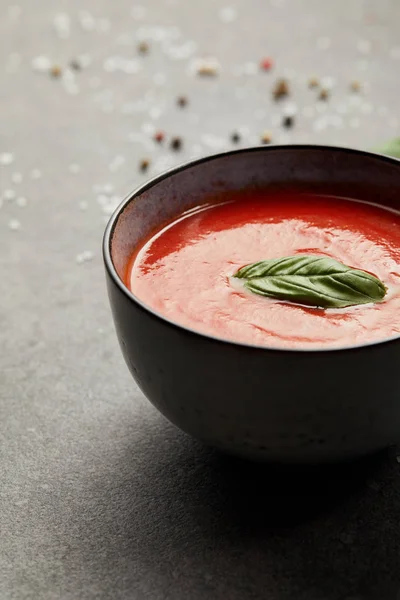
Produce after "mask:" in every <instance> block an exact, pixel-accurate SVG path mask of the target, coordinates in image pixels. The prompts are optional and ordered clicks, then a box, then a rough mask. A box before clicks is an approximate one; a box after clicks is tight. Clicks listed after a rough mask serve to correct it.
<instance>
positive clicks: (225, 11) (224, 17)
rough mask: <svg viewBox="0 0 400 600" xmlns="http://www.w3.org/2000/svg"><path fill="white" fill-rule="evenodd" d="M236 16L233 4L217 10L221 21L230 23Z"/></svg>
mask: <svg viewBox="0 0 400 600" xmlns="http://www.w3.org/2000/svg"><path fill="white" fill-rule="evenodd" d="M236 17H237V12H236V9H235V8H233V6H225V8H221V10H220V11H219V18H220V19H221V21H222V22H223V23H232V21H234V20H235V19H236Z"/></svg>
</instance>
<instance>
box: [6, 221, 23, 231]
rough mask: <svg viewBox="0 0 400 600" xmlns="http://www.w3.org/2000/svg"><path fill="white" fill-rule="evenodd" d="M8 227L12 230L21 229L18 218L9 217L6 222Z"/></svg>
mask: <svg viewBox="0 0 400 600" xmlns="http://www.w3.org/2000/svg"><path fill="white" fill-rule="evenodd" d="M8 227H9V229H11V230H12V231H18V230H19V229H21V223H20V222H19V221H18V219H11V220H10V221H9V222H8Z"/></svg>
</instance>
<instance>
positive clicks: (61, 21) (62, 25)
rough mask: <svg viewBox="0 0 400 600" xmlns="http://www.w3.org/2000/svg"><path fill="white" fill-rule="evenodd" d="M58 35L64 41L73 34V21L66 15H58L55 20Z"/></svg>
mask: <svg viewBox="0 0 400 600" xmlns="http://www.w3.org/2000/svg"><path fill="white" fill-rule="evenodd" d="M53 25H54V29H55V30H56V34H57V35H58V37H59V38H60V39H62V40H65V39H67V38H69V36H70V32H71V19H70V17H69V15H67V14H66V13H58V14H57V15H56V16H55V17H54V20H53Z"/></svg>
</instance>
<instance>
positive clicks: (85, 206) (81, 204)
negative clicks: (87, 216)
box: [78, 200, 89, 210]
mask: <svg viewBox="0 0 400 600" xmlns="http://www.w3.org/2000/svg"><path fill="white" fill-rule="evenodd" d="M78 206H79V209H80V210H87V209H88V206H89V204H88V203H87V202H86V200H81V202H79V205H78Z"/></svg>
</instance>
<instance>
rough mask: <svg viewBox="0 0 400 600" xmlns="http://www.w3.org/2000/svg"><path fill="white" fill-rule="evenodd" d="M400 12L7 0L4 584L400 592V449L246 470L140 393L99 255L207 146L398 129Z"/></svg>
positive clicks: (2, 230) (17, 593) (224, 594)
mask: <svg viewBox="0 0 400 600" xmlns="http://www.w3.org/2000/svg"><path fill="white" fill-rule="evenodd" d="M399 25H400V2H399V0H379V2H378V1H377V0H324V1H323V2H322V1H321V0H202V1H201V2H195V1H190V0H142V1H139V2H135V1H134V0H116V1H114V2H111V1H110V0H79V1H78V0H64V1H60V2H54V1H51V0H36V1H35V2H33V1H32V0H16V1H12V0H2V1H1V2H0V40H1V42H0V44H1V49H2V52H1V56H0V72H1V88H0V120H1V127H0V280H1V294H0V348H1V350H0V456H1V459H0V462H1V467H0V471H1V486H0V488H1V489H0V531H1V548H0V596H1V598H2V599H4V600H9V599H17V600H21V599H31V598H32V599H33V598H34V599H35V600H36V599H37V598H40V599H41V600H54V599H55V598H62V599H63V600H65V599H69V598H71V599H74V600H76V599H77V598H79V599H80V598H82V599H92V598H101V599H103V598H104V599H106V598H112V599H113V600H116V599H119V598H120V599H121V600H123V599H126V598H138V599H142V598H152V599H156V600H158V599H159V598H171V599H173V600H175V599H176V598H181V597H182V598H185V599H186V598H190V599H193V600H204V599H206V600H209V599H210V598H218V599H219V598H224V599H225V598H226V599H229V600H244V599H245V598H257V599H258V598H260V599H261V598H262V599H264V598H266V597H267V595H266V590H268V594H270V595H268V597H271V598H274V599H275V598H276V599H277V600H278V599H279V600H291V599H293V598H296V600H344V599H345V598H346V599H347V600H350V599H353V600H357V599H361V598H362V599H368V600H378V599H379V600H392V598H393V599H394V598H396V597H397V598H398V597H399V596H398V595H397V594H398V590H399V588H400V580H399V576H398V557H399V555H400V532H399V523H400V519H399V514H400V512H399V502H398V498H399V494H400V490H399V484H398V467H399V464H398V462H399V459H398V457H397V459H396V458H395V456H392V457H390V458H388V459H387V461H386V462H384V463H383V466H382V465H380V466H379V467H378V468H377V470H376V471H373V472H372V471H371V469H370V468H369V469H368V470H367V471H368V475H365V474H364V472H362V471H361V470H359V469H358V467H354V469H353V470H352V471H351V472H350V473H347V474H346V473H343V472H342V471H341V472H339V473H336V476H332V477H331V476H329V477H328V478H326V479H325V480H324V483H321V480H320V479H317V480H316V482H317V483H316V485H314V487H313V488H312V490H311V491H310V490H309V488H308V487H307V484H304V480H303V479H302V476H297V478H295V479H291V478H287V477H286V476H283V477H278V479H276V478H274V477H272V479H270V475H268V481H269V483H270V484H271V485H270V488H269V492H268V495H267V496H265V495H264V494H263V491H262V489H261V488H262V486H261V485H260V484H258V483H256V484H255V481H260V478H258V479H257V473H255V471H257V470H256V469H252V470H250V471H248V470H247V469H244V468H242V469H241V470H240V472H239V479H237V478H236V476H234V475H233V474H232V473H233V471H232V470H231V468H230V466H229V464H228V466H227V465H226V464H225V463H221V462H218V460H217V459H215V458H213V455H210V453H209V452H208V451H206V450H205V449H204V448H202V447H201V446H200V445H198V444H196V443H195V442H194V441H192V440H189V439H188V438H187V437H186V436H184V435H183V434H181V433H179V432H177V431H176V430H175V429H174V428H173V427H172V426H171V425H169V424H167V423H166V422H165V421H164V419H162V417H161V416H159V415H158V414H157V413H156V411H155V410H154V409H153V408H152V407H151V406H150V405H149V403H148V402H147V401H145V399H144V398H143V396H142V394H141V393H140V392H139V391H138V389H137V388H136V387H135V385H134V383H133V381H132V379H131V377H130V375H129V373H128V370H127V368H126V366H125V365H124V363H123V360H122V356H121V353H120V350H119V348H118V347H117V341H116V336H115V333H114V330H113V325H112V322H111V315H110V311H109V306H108V302H107V297H106V291H105V285H104V274H103V265H102V258H101V249H100V248H101V237H102V233H103V230H104V227H105V223H106V221H107V220H108V218H109V216H110V214H111V213H112V211H113V210H114V208H115V207H116V206H117V205H118V203H119V202H120V200H121V199H122V198H123V197H124V196H125V195H126V194H128V193H129V192H130V191H131V190H132V189H133V188H135V187H136V186H138V185H140V184H141V183H142V182H144V181H146V180H147V179H149V178H150V177H152V176H154V175H156V174H158V173H160V172H162V171H164V170H165V169H168V168H170V167H172V166H174V165H176V164H179V163H181V162H183V161H185V160H187V159H189V158H192V157H200V156H203V155H206V154H210V153H215V152H219V151H223V150H228V149H233V148H239V147H241V146H248V145H253V144H255V145H256V144H261V143H266V144H268V143H276V144H283V143H285V144H286V143H319V144H338V145H345V146H353V147H358V148H366V149H368V148H371V147H374V146H375V145H380V144H381V143H382V142H384V141H385V140H386V139H387V138H394V137H396V136H399V134H400V126H399V123H400V112H399V110H400V109H399V78H400V37H399ZM360 473H363V474H362V476H361V478H360V477H359V476H360ZM253 475H256V477H253ZM258 475H259V473H258ZM360 479H361V482H360ZM350 480H351V481H356V482H357V485H359V487H360V488H361V490H360V491H359V493H358V495H351V494H349V493H348V487H347V482H348V481H350ZM261 481H263V479H261ZM241 482H244V483H243V485H242V483H241ZM287 482H290V485H289V487H286V488H285V489H284V491H283V492H282V489H283V488H282V486H285V485H286V484H287ZM308 483H310V481H308ZM338 489H339V490H341V491H343V489H344V490H345V493H344V498H345V499H344V498H343V494H342V497H341V500H340V502H339V501H337V502H338V504H339V508H338V507H336V509H335V510H329V511H328V512H325V513H323V511H322V514H318V515H317V514H316V512H317V511H314V510H313V509H314V508H316V507H318V511H319V509H320V508H323V507H324V506H325V505H326V503H327V502H330V501H331V499H335V498H336V497H337V493H336V492H337V490H338ZM166 490H167V491H168V490H169V491H168V494H169V496H166V495H165V494H166ZM276 490H278V496H277V497H275V499H274V500H273V501H272V506H269V505H267V504H265V503H266V502H270V501H271V494H272V493H273V491H276ZM242 493H243V496H242V495H241V494H242ZM280 493H282V494H283V495H285V494H286V499H285V501H283V500H282V498H281V497H280V496H279V494H280ZM298 494H300V495H301V496H302V498H301V499H300V500H299V498H298ZM251 498H253V499H254V498H256V502H255V504H254V503H252V501H251ZM334 501H335V502H336V500H334ZM281 505H283V507H284V509H283V510H284V513H285V514H284V517H285V518H286V516H287V515H289V516H292V517H293V519H289V528H287V527H286V526H284V527H283V528H282V529H281V530H280V533H277V532H276V525H277V524H276V523H275V515H276V513H277V511H278V512H279V507H280V506H281ZM310 505H311V506H312V510H311V512H312V515H310V514H307V516H306V517H304V515H302V516H301V517H299V518H298V515H297V512H296V507H299V506H300V507H301V509H303V508H306V509H308V507H309V506H310ZM306 512H307V510H306ZM264 517H266V519H265V518H264ZM284 522H285V523H287V521H285V520H284ZM295 525H296V527H295V530H294V532H293V531H292V530H291V527H292V526H293V527H294V526H295Z"/></svg>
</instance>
